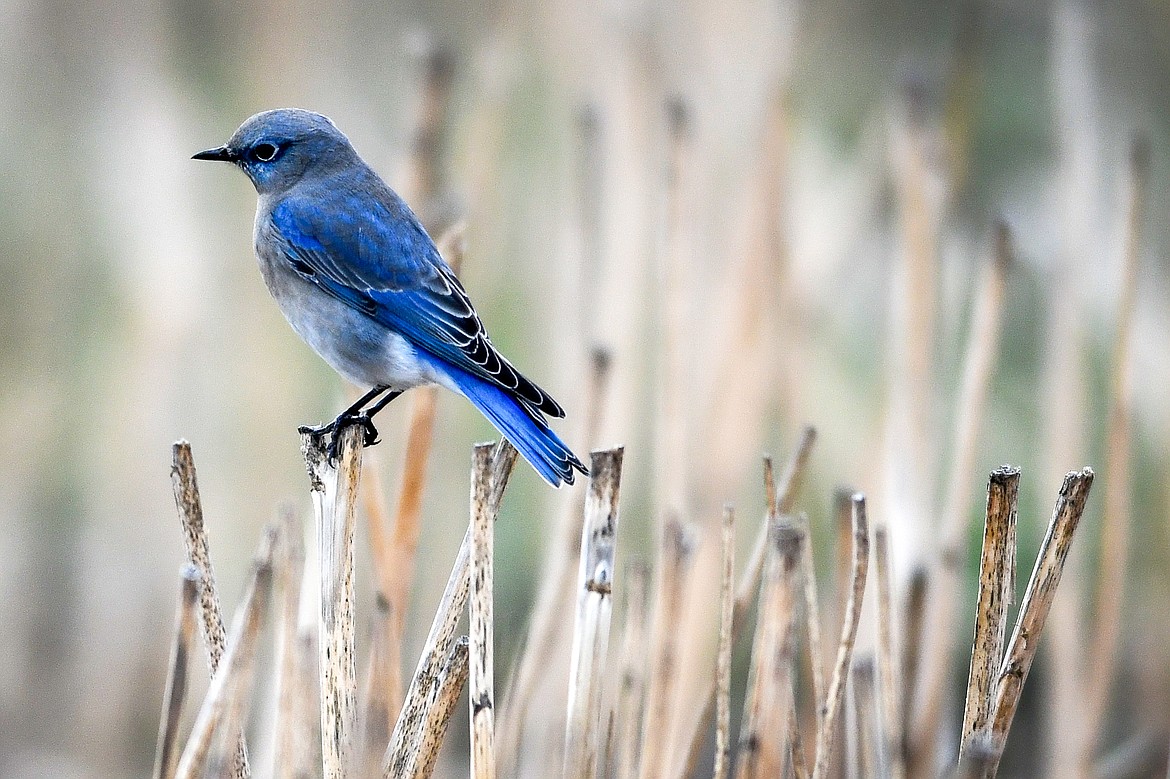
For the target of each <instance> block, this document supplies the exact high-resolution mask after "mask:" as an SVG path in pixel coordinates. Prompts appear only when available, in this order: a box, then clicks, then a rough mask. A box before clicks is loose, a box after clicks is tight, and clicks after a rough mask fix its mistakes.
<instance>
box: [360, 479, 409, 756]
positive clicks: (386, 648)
mask: <svg viewBox="0 0 1170 779" xmlns="http://www.w3.org/2000/svg"><path fill="white" fill-rule="evenodd" d="M370 470H371V469H370V467H369V465H368V464H367V466H366V471H367V472H368V471H370ZM364 484H365V483H364V482H363V491H364ZM371 520H372V517H371ZM392 621H393V615H392V614H391V612H390V602H389V601H388V600H386V597H385V596H384V595H383V594H382V592H380V591H378V592H375V593H374V609H373V614H372V615H371V617H370V650H369V654H368V655H367V656H366V670H365V674H364V677H365V682H364V684H363V690H362V694H361V696H360V698H359V704H358V710H359V711H360V715H359V717H358V726H359V728H360V730H361V738H360V740H359V742H358V750H357V751H358V756H357V760H358V766H359V767H360V769H359V770H360V772H361V775H362V776H374V775H376V774H377V773H378V768H379V767H380V766H381V764H382V753H383V752H384V751H386V743H387V741H388V740H389V733H390V730H391V729H392V728H393V725H392V724H391V722H390V710H391V708H393V707H394V706H395V703H394V702H392V701H391V698H390V696H391V695H393V694H395V690H394V688H393V685H394V684H395V682H393V681H392V680H393V679H394V678H395V677H398V678H399V682H398V685H399V686H401V675H402V670H401V669H400V668H399V667H398V666H399V660H400V659H401V651H400V650H401V647H395V648H391V646H390V638H389V637H390V636H391V635H393V631H394V627H393V626H392V625H391V622H392ZM398 692H399V693H400V692H401V690H400V689H399V690H398Z"/></svg>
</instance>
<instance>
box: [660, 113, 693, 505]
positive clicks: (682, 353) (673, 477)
mask: <svg viewBox="0 0 1170 779" xmlns="http://www.w3.org/2000/svg"><path fill="white" fill-rule="evenodd" d="M666 113H667V135H668V139H667V145H668V161H667V167H666V181H665V191H664V198H665V203H664V206H663V211H664V213H665V220H666V224H665V228H664V230H663V239H664V246H663V248H662V253H661V257H662V261H661V263H660V267H659V278H658V281H659V284H660V287H659V298H658V299H659V302H660V304H661V308H660V309H659V317H660V328H659V332H660V333H661V334H662V343H661V346H660V355H661V360H662V362H661V370H660V373H659V375H660V377H661V380H660V382H659V385H658V388H657V390H658V393H657V394H658V404H657V407H658V413H657V414H656V415H655V418H654V419H655V427H656V447H655V451H656V452H657V455H656V457H655V503H656V505H657V507H658V511H659V512H660V513H659V516H660V517H663V518H666V517H671V516H673V517H686V515H687V512H686V508H687V507H686V505H685V499H686V496H687V495H688V493H689V490H688V489H687V451H688V450H687V444H688V441H689V440H690V439H689V431H688V420H689V418H690V409H689V408H688V405H687V401H688V399H689V397H690V394H689V392H688V390H687V388H688V387H690V386H691V384H692V382H691V380H690V378H689V377H690V375H691V371H690V366H691V357H690V355H691V350H690V347H691V325H690V321H691V316H690V311H691V309H692V308H693V306H692V305H691V294H690V290H689V289H688V281H689V280H690V278H691V277H692V275H693V274H692V273H691V271H690V266H691V262H692V257H691V255H692V253H693V251H694V246H693V243H694V240H693V235H692V228H691V224H692V223H693V221H694V219H693V208H692V201H693V195H692V189H693V184H692V179H693V175H692V174H693V168H694V144H693V128H692V127H691V116H690V111H689V109H688V107H687V105H686V103H685V102H684V101H683V100H682V98H679V97H674V98H672V99H670V100H668V102H667V106H666Z"/></svg>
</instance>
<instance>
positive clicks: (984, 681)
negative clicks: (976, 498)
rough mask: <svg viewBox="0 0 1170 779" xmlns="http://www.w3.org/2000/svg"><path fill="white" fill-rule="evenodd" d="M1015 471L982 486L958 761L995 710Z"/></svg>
mask: <svg viewBox="0 0 1170 779" xmlns="http://www.w3.org/2000/svg"><path fill="white" fill-rule="evenodd" d="M1019 489H1020V469H1019V468H1013V467H1011V466H1009V465H1005V466H1003V467H1001V468H997V469H996V470H994V471H992V472H991V476H990V478H989V479H988V482H987V520H986V522H985V523H984V526H983V554H982V558H981V559H980V563H979V600H978V605H977V606H976V609H975V638H974V640H973V643H972V648H971V670H970V674H969V675H968V677H967V703H966V705H965V707H964V709H963V729H962V736H961V739H960V742H959V758H960V760H961V759H962V758H963V757H964V755H966V753H967V752H968V751H969V749H970V748H971V746H972V745H973V744H975V743H976V742H977V741H978V740H979V739H980V737H981V736H983V735H985V734H986V733H987V729H988V726H989V725H990V724H991V717H992V714H993V713H994V707H995V692H996V689H995V688H996V684H997V676H998V674H999V667H1000V664H1001V663H1002V662H1003V650H1004V644H1005V642H1006V640H1007V626H1008V610H1009V609H1010V608H1011V606H1012V601H1013V600H1014V598H1015V590H1016V501H1017V496H1018V494H1019Z"/></svg>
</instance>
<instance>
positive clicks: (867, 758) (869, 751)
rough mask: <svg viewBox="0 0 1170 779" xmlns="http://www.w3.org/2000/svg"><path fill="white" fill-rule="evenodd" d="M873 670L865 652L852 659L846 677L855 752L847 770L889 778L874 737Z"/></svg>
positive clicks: (874, 671) (879, 739)
mask: <svg viewBox="0 0 1170 779" xmlns="http://www.w3.org/2000/svg"><path fill="white" fill-rule="evenodd" d="M876 677H877V668H876V661H875V659H874V656H873V655H872V654H870V653H868V652H866V653H864V654H861V655H858V656H857V657H855V658H854V659H853V668H852V671H851V672H850V674H849V688H850V690H851V692H852V698H853V719H854V722H853V727H852V730H853V732H854V733H856V740H855V743H856V745H857V751H856V754H855V756H854V759H853V760H852V761H851V768H852V769H853V770H856V772H857V776H862V777H865V776H882V777H884V776H889V775H890V769H889V766H888V765H887V764H886V763H885V761H884V760H883V754H882V749H881V737H880V736H879V735H878V731H879V727H878V717H879V713H878V705H877V678H876Z"/></svg>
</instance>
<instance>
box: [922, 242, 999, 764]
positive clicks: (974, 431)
mask: <svg viewBox="0 0 1170 779" xmlns="http://www.w3.org/2000/svg"><path fill="white" fill-rule="evenodd" d="M1011 264H1012V246H1011V234H1010V233H1009V232H1008V229H1007V227H1006V225H1004V224H1003V223H999V224H997V225H996V227H995V237H994V248H993V253H992V261H991V262H990V263H988V264H986V265H985V266H984V268H983V273H982V278H981V281H980V284H979V289H978V291H977V293H976V298H975V310H974V313H973V314H972V320H971V331H970V334H969V336H968V341H967V350H966V355H965V357H964V365H963V379H962V383H961V385H960V389H959V397H958V404H957V407H956V430H955V446H954V461H953V463H952V464H951V472H950V479H949V482H948V485H947V490H946V493H945V498H944V500H943V506H942V514H941V517H940V524H941V527H940V528H939V532H940V533H941V536H942V544H941V548H940V549H939V551H938V558H937V560H936V561H935V564H934V565H933V566H932V573H933V576H932V582H933V585H934V586H933V588H932V592H931V596H930V598H929V600H928V601H927V609H928V610H927V613H926V615H925V617H924V619H925V620H926V624H927V625H928V626H930V629H929V631H928V632H927V633H926V636H925V637H926V639H927V643H926V646H925V647H924V648H923V652H922V660H923V665H922V669H921V673H922V678H921V679H920V680H919V682H918V685H919V689H920V691H921V694H922V695H923V698H922V700H921V701H919V702H918V705H917V707H916V708H917V717H916V719H915V727H916V736H915V744H914V747H915V752H916V753H918V756H917V758H916V759H917V760H919V761H921V763H920V764H921V765H923V766H928V765H933V763H934V760H933V756H934V752H935V748H934V747H935V744H936V743H937V740H938V739H937V732H938V726H939V723H940V720H941V716H942V708H943V703H944V700H945V697H946V691H947V689H948V682H949V681H950V674H949V673H948V671H949V670H950V665H951V664H950V660H951V658H952V656H953V654H952V651H951V650H952V648H953V647H954V639H955V636H956V635H958V633H959V630H958V625H959V620H958V616H959V613H960V610H959V608H958V603H957V601H958V597H959V592H960V589H961V583H960V581H959V577H960V575H961V574H962V565H963V560H965V559H966V552H967V537H968V533H967V532H966V531H967V522H966V518H967V516H968V514H967V510H966V509H967V506H968V504H969V501H970V498H971V492H972V491H973V489H974V487H975V485H974V483H973V479H972V474H974V473H975V452H976V449H977V447H978V443H979V434H980V431H981V430H982V427H983V418H984V409H985V408H986V406H987V396H988V394H989V392H990V390H991V378H992V374H993V372H994V370H995V365H996V362H997V355H998V352H999V341H1000V334H1001V331H1002V329H1003V328H1002V322H1003V310H1004V298H1005V293H1006V289H1007V273H1008V271H1009V269H1010V267H1011Z"/></svg>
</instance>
